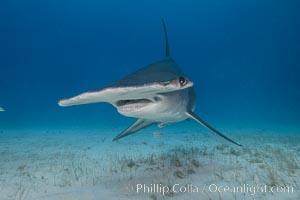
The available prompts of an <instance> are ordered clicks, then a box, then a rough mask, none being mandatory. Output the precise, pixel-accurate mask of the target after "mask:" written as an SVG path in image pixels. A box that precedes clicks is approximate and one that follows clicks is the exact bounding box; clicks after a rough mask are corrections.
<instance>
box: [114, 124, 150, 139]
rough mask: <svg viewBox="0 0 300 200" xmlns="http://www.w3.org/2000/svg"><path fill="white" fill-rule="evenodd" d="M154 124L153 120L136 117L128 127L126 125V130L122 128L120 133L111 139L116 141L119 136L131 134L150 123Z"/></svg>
mask: <svg viewBox="0 0 300 200" xmlns="http://www.w3.org/2000/svg"><path fill="white" fill-rule="evenodd" d="M152 124H154V122H152V121H149V120H145V119H138V120H137V121H136V122H134V123H133V124H132V125H131V126H130V127H128V128H127V129H126V130H124V131H123V132H122V133H120V134H119V135H117V137H115V138H114V139H113V141H116V140H118V139H120V138H123V137H126V136H128V135H131V134H133V133H135V132H137V131H139V130H141V129H143V128H146V127H148V126H150V125H152Z"/></svg>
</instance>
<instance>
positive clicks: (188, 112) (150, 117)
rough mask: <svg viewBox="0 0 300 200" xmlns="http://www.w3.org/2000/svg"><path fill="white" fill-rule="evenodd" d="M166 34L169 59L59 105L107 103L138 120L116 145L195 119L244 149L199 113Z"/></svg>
mask: <svg viewBox="0 0 300 200" xmlns="http://www.w3.org/2000/svg"><path fill="white" fill-rule="evenodd" d="M163 28H164V34H165V46H166V49H165V58H164V59H163V60H160V61H158V62H155V63H152V64H150V65H148V66H146V67H144V68H142V69H140V70H138V71H136V72H135V73H133V74H130V75H128V76H126V77H125V78H123V79H121V80H119V81H116V82H114V83H112V84H111V85H109V86H107V87H104V88H102V89H100V90H97V91H90V92H85V93H82V94H80V95H77V96H74V97H72V98H68V99H63V100H61V101H59V103H58V104H59V105H60V106H72V105H79V104H88V103H98V102H107V103H110V104H112V105H113V106H114V107H116V108H117V110H118V112H119V113H120V114H122V115H124V116H127V117H134V118H138V119H137V120H136V122H134V123H133V124H132V125H131V126H130V127H128V128H127V129H125V130H124V131H123V132H121V133H120V134H119V135H117V136H116V137H115V138H114V139H113V141H115V140H118V139H120V138H123V137H125V136H128V135H130V134H133V133H135V132H137V131H139V130H141V129H143V128H146V127H148V126H150V125H153V124H158V126H159V127H163V126H164V125H166V124H170V123H175V122H180V121H183V120H186V119H189V118H191V119H193V120H195V121H196V122H198V123H200V124H201V125H203V126H204V127H206V128H208V129H209V130H210V131H212V132H213V133H215V134H217V135H219V136H221V137H223V138H224V139H226V140H228V141H230V142H232V143H234V144H236V145H238V146H241V145H240V144H238V143H236V142H235V141H233V140H231V139H230V138H228V137H226V136H225V135H223V134H222V133H220V132H219V131H217V130H216V129H214V128H213V127H211V126H210V125H209V124H207V123H206V122H205V121H203V120H202V119H201V118H199V117H198V116H197V115H196V114H195V113H194V110H195V103H196V102H195V91H194V88H193V82H192V81H190V80H189V79H187V78H186V76H185V75H184V74H183V73H182V72H181V70H180V69H179V67H178V65H177V64H176V63H175V61H174V60H173V59H172V57H171V55H170V49H169V41H168V34H167V29H166V25H165V22H164V20H163Z"/></svg>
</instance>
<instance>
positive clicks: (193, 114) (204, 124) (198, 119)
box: [186, 112, 242, 146]
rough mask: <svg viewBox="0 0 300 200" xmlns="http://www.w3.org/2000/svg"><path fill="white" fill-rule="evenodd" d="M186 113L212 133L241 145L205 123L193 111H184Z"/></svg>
mask: <svg viewBox="0 0 300 200" xmlns="http://www.w3.org/2000/svg"><path fill="white" fill-rule="evenodd" d="M186 115H187V116H188V117H190V118H192V119H193V120H195V121H196V122H198V123H199V124H201V125H202V126H204V127H206V128H207V129H209V130H210V131H212V132H213V133H214V134H216V135H218V136H221V137H222V138H224V139H225V140H227V141H229V142H231V143H233V144H235V145H238V146H242V145H241V144H239V143H237V142H235V141H233V140H232V139H230V138H228V137H226V136H225V135H223V134H222V133H220V132H219V131H217V130H216V129H214V128H213V127H211V126H210V125H209V124H207V123H206V122H205V121H203V120H202V119H201V118H200V117H198V116H197V115H196V114H195V113H193V112H186Z"/></svg>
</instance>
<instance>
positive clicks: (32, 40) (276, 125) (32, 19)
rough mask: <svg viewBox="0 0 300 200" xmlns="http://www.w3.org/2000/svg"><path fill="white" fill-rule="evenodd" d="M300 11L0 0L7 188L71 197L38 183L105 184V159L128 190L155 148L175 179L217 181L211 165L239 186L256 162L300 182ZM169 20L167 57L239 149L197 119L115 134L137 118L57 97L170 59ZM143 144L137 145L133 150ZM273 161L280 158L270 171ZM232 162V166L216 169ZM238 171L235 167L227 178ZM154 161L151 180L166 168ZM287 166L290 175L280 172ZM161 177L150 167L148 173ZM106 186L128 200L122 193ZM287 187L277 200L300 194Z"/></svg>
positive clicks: (257, 1)
mask: <svg viewBox="0 0 300 200" xmlns="http://www.w3.org/2000/svg"><path fill="white" fill-rule="evenodd" d="M299 8H300V1H297V0H289V1H283V0H282V1H281V0H245V1H239V0H229V1H222V0H209V1H208V0H203V1H195V0H186V1H180V0H164V1H159V0H152V1H137V0H129V1H120V0H110V1H96V0H89V1H79V0H73V1H70V0H63V1H61V0H51V1H50V0H48V1H38V0H29V1H19V0H4V1H1V2H0V75H1V77H0V107H2V108H4V109H5V112H0V161H1V162H0V192H1V193H2V194H3V195H2V197H0V199H1V200H2V199H3V200H11V199H56V198H57V199H68V198H69V199H72V200H74V199H76V198H75V197H74V196H72V195H71V197H70V196H69V197H68V198H67V197H61V196H55V197H54V196H51V195H50V196H43V198H42V197H41V196H39V195H40V193H41V191H44V190H41V189H40V188H47V187H50V186H51V187H50V188H52V187H53V190H50V191H48V192H46V189H45V192H44V193H45V195H46V194H47V195H48V194H53V193H56V192H57V193H59V192H61V191H59V192H58V190H57V188H60V189H61V190H65V188H73V187H74V186H79V187H83V186H84V187H85V186H89V185H93V187H94V186H98V184H100V183H102V182H103V179H102V178H103V176H102V175H99V174H101V173H104V174H105V173H106V174H107V170H108V167H107V168H106V167H103V168H101V167H102V166H101V164H99V163H101V162H102V161H103V162H105V163H106V165H105V166H111V165H118V166H121V167H120V168H121V169H119V168H117V167H112V168H113V170H112V169H109V170H110V172H111V173H113V174H114V176H113V177H114V178H115V179H114V178H111V179H109V182H110V184H111V185H112V186H115V184H114V183H115V180H118V181H117V182H118V183H120V184H121V185H122V187H123V185H124V184H125V185H126V183H127V181H128V180H131V181H133V182H134V181H136V180H139V179H142V180H143V178H141V177H142V176H141V175H140V174H143V172H141V171H139V170H140V168H139V170H138V169H137V171H134V172H133V171H132V166H134V167H136V168H138V166H144V168H146V167H145V166H148V165H150V166H151V164H149V163H147V162H146V161H145V160H147V159H148V158H147V159H144V157H143V156H146V157H147V155H151V156H152V157H151V159H152V158H154V161H155V163H156V164H157V165H158V169H161V170H160V171H161V172H165V173H166V174H167V176H168V177H171V178H170V179H172V180H173V178H177V179H180V180H182V179H184V178H182V177H194V176H195V177H196V176H198V177H202V179H201V180H206V178H207V180H208V181H209V180H211V179H210V178H211V177H212V176H210V175H211V174H213V177H214V178H212V179H214V180H215V181H217V182H218V181H223V182H224V180H231V181H236V180H239V183H244V182H243V181H244V180H246V179H243V178H241V177H244V178H246V177H247V176H248V174H249V172H252V174H253V176H254V178H253V180H259V181H260V182H263V183H266V184H267V185H271V186H272V185H274V184H276V185H278V184H279V183H280V184H281V185H282V184H283V185H292V186H293V187H294V189H295V190H297V191H298V192H299V185H300V183H299V181H296V179H298V178H297V177H298V176H299V169H300V167H299V166H300V165H299V155H300V154H299V152H300V147H299V142H300V137H299V136H300V103H299V102H300V88H299V86H300V78H299V75H300V45H299V44H300V37H299V35H300V20H299V19H300V12H299ZM162 18H164V19H165V22H166V25H167V30H168V35H169V43H170V51H171V56H172V58H173V59H174V60H175V62H177V64H178V65H179V66H180V68H181V70H182V71H183V72H184V73H185V75H186V76H187V77H188V78H189V79H190V80H192V81H193V82H194V88H195V91H196V96H197V103H196V111H195V112H196V113H197V115H199V116H200V117H201V118H203V119H204V120H205V121H207V122H208V123H209V124H211V125H212V126H213V127H215V128H216V129H217V130H220V132H225V133H226V135H227V136H228V137H230V138H232V139H234V140H236V141H237V142H239V143H242V144H243V145H244V146H245V148H244V149H238V150H236V149H235V148H236V147H235V146H234V147H231V144H229V143H227V142H226V141H224V140H222V139H219V138H218V139H216V138H217V136H214V135H213V134H211V133H210V132H209V131H208V130H206V129H205V128H203V127H202V126H200V125H199V124H197V123H196V122H193V121H185V122H180V123H176V124H171V125H169V126H166V127H164V128H163V129H159V128H157V127H156V126H153V127H151V128H149V129H148V130H147V129H145V130H142V131H140V132H139V133H138V134H136V135H134V136H130V137H128V138H126V139H124V140H122V141H121V142H120V143H113V142H111V140H112V139H113V138H114V137H115V136H116V135H117V134H118V133H120V132H121V131H122V130H124V129H125V128H127V127H128V126H129V125H130V124H131V123H133V122H134V119H132V118H126V117H124V116H121V115H120V114H119V113H118V112H117V111H116V109H115V108H114V107H113V106H111V105H110V104H106V103H98V104H88V105H81V106H74V107H67V108H62V107H59V106H58V104H57V103H58V101H59V100H60V99H62V98H67V97H71V96H74V95H77V94H80V93H82V92H85V91H90V90H95V89H99V88H102V87H105V86H107V85H108V84H110V83H111V82H113V81H117V80H119V79H121V78H123V77H124V76H125V75H128V74H130V73H132V72H134V71H136V70H138V69H140V68H142V67H144V66H146V65H148V64H150V63H153V62H155V61H158V60H161V59H163V58H164V52H165V46H164V45H165V41H164V33H163V27H162V22H161V19H162ZM149 130H150V131H149ZM51 131H52V132H51ZM173 132H174V134H173ZM152 133H153V135H152ZM277 135H278V137H276V136H277ZM153 136H154V137H153ZM158 138H159V139H158ZM211 142H212V143H211ZM211 144H213V145H211ZM164 145H165V146H164ZM255 145H257V146H255ZM260 145H261V146H260ZM280 145H281V146H280ZM178 146H179V147H180V148H178ZM277 146H278V149H277ZM192 147H193V148H192ZM194 147H195V148H196V149H194ZM25 149H26V150H25ZM124 149H125V150H124ZM141 149H142V150H141ZM170 149H171V151H169V150H170ZM191 149H192V151H190V150H191ZM140 150H141V152H142V153H143V155H142V156H141V155H136V154H134V153H133V152H135V153H140V152H139V151H140ZM181 150H182V151H181ZM125 152H127V154H126V156H125V158H126V159H124V158H123V157H122V156H123V154H122V153H124V154H125ZM128 152H129V153H128ZM161 152H163V153H166V155H167V157H170V158H171V157H172V156H174V152H175V154H176V156H179V157H180V158H181V159H183V160H180V162H181V163H185V162H187V160H185V158H186V157H187V156H186V155H189V157H191V158H193V159H195V160H196V161H197V162H198V160H199V162H200V163H201V162H202V161H203V160H201V159H204V161H203V163H204V164H203V166H204V167H203V171H205V173H204V172H203V171H202V172H201V169H202V168H201V166H202V165H199V164H197V162H196V161H195V162H196V164H195V163H194V161H193V162H191V163H194V164H192V166H194V168H195V169H193V170H194V172H193V173H192V174H193V175H188V174H189V170H190V169H187V168H184V169H183V174H184V175H182V174H180V173H179V174H178V173H177V172H178V168H180V169H182V168H183V166H182V165H179V166H177V164H176V163H177V162H175V164H174V163H173V161H174V160H173V161H172V160H171V161H170V168H164V167H162V164H161V163H160V162H159V160H161V159H162V157H161V156H162V155H160V153H161ZM176 152H178V153H176ZM215 152H217V153H215ZM152 154H154V156H153V155H152ZM115 155H118V156H115ZM127 155H128V157H127ZM163 155H164V154H163ZM78 156H79V157H80V156H81V157H80V159H78ZM105 156H106V157H105ZM116 157H117V158H118V159H116ZM140 157H143V159H144V160H143V159H140ZM199 157H201V158H200V159H199ZM253 157H255V160H253V159H252V158H253ZM172 158H173V157H172ZM283 158H284V159H283ZM26 159H27V160H26ZM56 159H57V160H56ZM60 159H61V160H64V161H61V160H60ZM102 159H103V160H102ZM151 159H150V163H153V159H152V160H151ZM279 159H283V160H280V162H279ZM290 159H291V160H290ZM207 160H208V161H207ZM147 161H149V160H147ZM167 161H168V160H167ZM48 162H49V163H48ZM215 162H218V163H217V164H216V163H215ZM238 162H239V163H240V164H236V163H238ZM265 162H266V163H265ZM24 163H25V164H24ZM30 163H31V164H30ZM45 163H46V164H45ZM61 163H63V164H61ZM120 163H123V164H124V163H125V164H124V166H125V167H124V168H123V165H120ZM132 163H133V164H132ZM232 163H235V164H234V166H231V164H232ZM249 163H250V164H249ZM51 166H52V167H51ZM65 166H69V167H68V168H66V167H65ZM70 166H73V167H74V166H84V167H83V168H85V169H86V171H85V172H84V173H83V172H82V174H81V176H80V177H81V178H77V177H75V178H74V177H73V176H71V175H70V174H68V173H69V171H68V170H69V169H71V167H70ZM99 166H101V167H99ZM155 166H156V165H155ZM163 166H165V165H163ZM184 166H190V165H189V164H186V165H184ZM211 166H214V167H211ZM224 166H225V167H224ZM237 166H239V168H237ZM270 166H276V167H275V168H272V170H273V171H272V170H271V171H270V170H269V169H271V168H270ZM60 167H61V168H60ZM126 167H127V168H128V170H129V172H128V171H126V169H127V168H126ZM134 167H133V168H134ZM199 167H200V168H199ZM247 167H249V168H247ZM100 168H101V169H100ZM224 168H225V169H226V168H228V170H229V171H226V172H228V173H227V174H229V175H228V176H226V173H224V174H225V175H224V174H223V175H222V174H221V175H220V173H221V172H220V171H222V170H223V169H224ZM72 169H73V168H72ZM74 169H77V168H76V167H74ZM151 169H152V168H151ZM210 169H216V170H215V171H218V173H216V172H215V171H213V172H211V171H210ZM221 169H222V170H221ZM10 170H11V171H10ZM13 170H14V171H13ZM122 170H123V171H122ZM152 170H153V169H152ZM184 170H186V171H184ZM197 170H198V171H197ZM233 170H234V172H233ZM15 171H17V172H18V173H15ZM35 171H36V173H35ZM46 171H49V174H47V173H48V172H46ZM74 171H75V170H74ZM124 171H126V173H127V174H126V176H125V175H123V174H122V172H124ZM174 171H175V172H174ZM236 171H239V172H240V174H241V175H240V176H239V178H237V179H235V178H236V177H235V178H234V179H233V178H232V177H231V175H232V173H234V174H236ZM19 172H20V174H19ZM25 172H26V173H25ZM155 172H156V171H155V170H154V172H153V173H154V175H153V174H152V175H153V177H155V176H158V177H164V176H160V175H158V174H159V173H158V172H157V173H155ZM173 172H174V174H175V175H174V174H173ZM190 172H191V171H190ZM219 172H220V173H219ZM275 172H276V173H275ZM39 173H40V174H43V173H45V175H39ZM128 173H129V175H128ZM199 173H200V175H199ZM9 174H13V175H11V176H10V175H9ZM29 174H31V175H29ZM32 174H34V175H32ZM53 174H56V175H53ZM95 174H98V175H99V176H97V175H95ZM120 174H121V175H120ZM216 174H217V175H216ZM250 174H251V173H250ZM259 174H261V176H260V175H259ZM274 174H275V177H277V179H275V178H274ZM276 174H277V175H278V176H276ZM19 175H20V176H19ZM68 175H70V176H68ZM146 175H148V174H146ZM152 175H151V176H150V175H149V177H152ZM256 175H257V176H256ZM11 177H14V178H11ZM37 177H38V178H37ZM51 177H54V178H53V181H52V179H51ZM64 177H68V178H65V179H63V178H64ZM70 177H72V178H70ZM120 177H122V178H120ZM124 177H125V178H124ZM220 177H221V178H220ZM278 177H281V178H278ZM282 177H288V178H287V179H284V181H283V179H282ZM60 178H62V179H63V180H61V179H60ZM9 180H10V183H9ZM20 180H21V181H20ZM37 180H39V181H37ZM145 180H147V179H145ZM168 180H169V179H168ZM184 180H185V179H184ZM193 180H194V179H192V178H191V179H188V181H190V182H195V181H193ZM196 180H197V179H196ZM253 180H252V179H251V181H253ZM269 180H271V182H270V181H269ZM122 181H123V182H122ZM153 181H154V180H151V178H150V180H149V181H148V183H153ZM251 181H249V183H251ZM225 182H226V181H225ZM8 183H9V184H8ZM31 183H32V184H31ZM134 183H135V182H134ZM30 184H31V185H30ZM201 184H202V182H201ZM280 184H279V185H280ZM19 185H21V186H22V187H21V186H19ZM32 185H34V187H33V186H32ZM120 187H121V186H120ZM20 188H23V189H20ZM24 188H25V189H24ZM112 188H113V187H112ZM37 191H38V192H37ZM51 191H52V192H51ZM53 191H55V192H53ZM76 191H80V190H76ZM93 191H96V190H93ZM101 191H102V190H101ZM35 192H36V193H35ZM72 194H73V193H72ZM83 194H85V193H83ZM87 194H90V193H89V192H87ZM95 196H97V195H96V194H95ZM106 196H107V197H111V198H107V199H125V197H124V196H122V195H121V194H119V196H116V197H115V198H112V196H111V195H110V194H107V195H106ZM158 196H159V195H158ZM33 197H34V198H33ZM126 197H128V196H126ZM129 197H130V198H132V196H129ZM134 197H136V196H134ZM141 197H144V196H137V199H142V198H141ZM146 197H147V198H148V197H149V195H148V196H146ZM213 197H215V198H212V199H219V198H218V195H215V196H213ZM225 197H226V198H225V199H228V198H229V197H228V196H225ZM248 197H249V196H248ZM250 197H251V196H250ZM250 197H249V199H251V198H250ZM262 197H266V196H264V195H263V196H262ZM262 197H261V198H262ZM267 197H269V198H270V199H273V196H272V195H271V196H268V195H267ZM284 197H286V198H282V197H281V198H278V199H297V198H300V193H298V194H296V195H294V196H292V197H290V198H289V196H284ZM130 198H129V199H130ZM147 198H146V199H147ZM150 198H151V199H155V198H156V196H155V198H154V197H153V196H150ZM168 198H169V197H168ZM170 198H171V197H170ZM175 198H177V197H176V196H175ZM210 198H211V197H210V196H208V197H207V196H204V197H203V199H210ZM230 198H232V196H230ZM235 198H236V197H235ZM78 199H101V198H87V197H83V198H78ZM178 199H184V198H182V196H179V197H178ZM186 199H193V198H190V197H188V198H186ZM245 199H248V198H245ZM265 199H268V198H265Z"/></svg>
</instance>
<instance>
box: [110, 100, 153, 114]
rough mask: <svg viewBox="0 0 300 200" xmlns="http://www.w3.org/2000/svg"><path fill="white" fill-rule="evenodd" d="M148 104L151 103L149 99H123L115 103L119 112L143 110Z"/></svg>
mask: <svg viewBox="0 0 300 200" xmlns="http://www.w3.org/2000/svg"><path fill="white" fill-rule="evenodd" d="M150 103H153V102H152V101H151V100H149V99H125V100H120V101H117V102H116V103H115V105H116V106H117V108H118V111H119V112H132V111H136V110H138V109H140V108H143V107H145V106H147V105H149V104H150Z"/></svg>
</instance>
